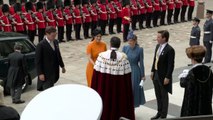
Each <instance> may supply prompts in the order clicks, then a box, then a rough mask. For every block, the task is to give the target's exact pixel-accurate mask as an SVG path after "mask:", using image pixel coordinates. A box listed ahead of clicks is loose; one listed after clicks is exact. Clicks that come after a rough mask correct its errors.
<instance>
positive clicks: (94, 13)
mask: <svg viewBox="0 0 213 120" xmlns="http://www.w3.org/2000/svg"><path fill="white" fill-rule="evenodd" d="M96 2H97V0H90V4H91V5H90V8H91V10H90V14H91V17H92V23H91V35H92V31H94V30H95V29H96V28H97V24H98V13H97V9H96Z"/></svg>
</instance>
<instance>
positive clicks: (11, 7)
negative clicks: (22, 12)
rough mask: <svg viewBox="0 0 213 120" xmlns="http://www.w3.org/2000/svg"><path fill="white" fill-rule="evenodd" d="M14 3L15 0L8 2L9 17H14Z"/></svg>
mask: <svg viewBox="0 0 213 120" xmlns="http://www.w3.org/2000/svg"><path fill="white" fill-rule="evenodd" d="M15 3H16V0H9V4H10V15H12V16H13V15H14V14H15V10H14V7H13V6H14V5H15Z"/></svg>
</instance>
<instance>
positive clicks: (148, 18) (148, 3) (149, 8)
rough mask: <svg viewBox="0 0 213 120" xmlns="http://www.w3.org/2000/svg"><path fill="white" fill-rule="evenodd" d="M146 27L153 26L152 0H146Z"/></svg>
mask: <svg viewBox="0 0 213 120" xmlns="http://www.w3.org/2000/svg"><path fill="white" fill-rule="evenodd" d="M145 5H146V9H147V12H146V28H152V26H151V19H152V14H153V5H152V1H151V0H146V3H145Z"/></svg>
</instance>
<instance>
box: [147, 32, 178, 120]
mask: <svg viewBox="0 0 213 120" xmlns="http://www.w3.org/2000/svg"><path fill="white" fill-rule="evenodd" d="M168 41H169V32H168V31H167V30H161V31H158V35H157V42H158V44H157V45H156V48H155V54H154V60H153V64H152V69H151V76H150V77H151V79H152V81H153V84H154V89H155V96H156V98H157V106H158V112H157V114H156V115H155V116H154V117H152V118H151V119H158V118H166V117H167V113H168V104H169V99H168V93H171V94H172V73H173V70H174V61H175V51H174V49H173V47H172V46H170V45H169V43H168Z"/></svg>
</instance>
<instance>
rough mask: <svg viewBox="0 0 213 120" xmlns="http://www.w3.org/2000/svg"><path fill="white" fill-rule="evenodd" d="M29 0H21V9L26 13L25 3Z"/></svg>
mask: <svg viewBox="0 0 213 120" xmlns="http://www.w3.org/2000/svg"><path fill="white" fill-rule="evenodd" d="M26 2H27V0H21V11H22V13H26V8H25V3H26Z"/></svg>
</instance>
